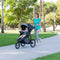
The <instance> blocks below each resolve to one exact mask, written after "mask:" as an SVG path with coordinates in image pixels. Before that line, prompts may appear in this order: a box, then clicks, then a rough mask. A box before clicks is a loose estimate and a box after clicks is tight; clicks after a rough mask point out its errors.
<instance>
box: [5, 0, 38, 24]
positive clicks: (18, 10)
mask: <svg viewBox="0 0 60 60" xmlns="http://www.w3.org/2000/svg"><path fill="white" fill-rule="evenodd" d="M36 1H37V0H34V1H33V0H6V1H5V4H4V7H9V9H6V12H5V17H6V14H7V17H6V18H7V19H4V20H7V22H9V21H10V22H11V21H12V20H16V21H17V22H19V24H21V23H22V22H26V21H27V19H28V15H29V13H30V12H32V11H33V8H31V7H30V6H32V5H34V3H35V2H36ZM7 12H8V13H7ZM10 13H12V15H11V14H10Z"/></svg>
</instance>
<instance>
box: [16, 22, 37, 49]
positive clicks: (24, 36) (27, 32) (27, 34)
mask: <svg viewBox="0 0 60 60" xmlns="http://www.w3.org/2000/svg"><path fill="white" fill-rule="evenodd" d="M33 29H34V27H33V26H32V25H31V24H29V23H27V24H25V23H23V24H21V30H22V31H20V35H19V37H18V39H17V43H16V44H15V48H16V49H19V47H20V45H21V46H22V47H24V46H25V44H30V46H31V47H32V48H33V47H35V45H36V41H35V40H34V39H32V37H31V31H32V30H33Z"/></svg>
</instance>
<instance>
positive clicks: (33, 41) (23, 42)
mask: <svg viewBox="0 0 60 60" xmlns="http://www.w3.org/2000/svg"><path fill="white" fill-rule="evenodd" d="M22 25H24V24H22ZM31 27H33V26H31ZM29 28H30V27H29ZM32 30H33V29H31V31H32ZM27 39H28V41H29V42H28V43H26V42H25V41H24V40H22V41H17V43H16V44H15V48H16V49H19V48H20V46H22V47H24V46H25V45H26V44H30V46H31V47H32V48H34V47H35V45H36V41H35V39H32V37H31V33H30V34H29V36H28V37H27Z"/></svg>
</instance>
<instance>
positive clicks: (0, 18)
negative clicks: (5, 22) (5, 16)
mask: <svg viewBox="0 0 60 60" xmlns="http://www.w3.org/2000/svg"><path fill="white" fill-rule="evenodd" d="M0 12H1V10H0ZM0 24H1V13H0Z"/></svg>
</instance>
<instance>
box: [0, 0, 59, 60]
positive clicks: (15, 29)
mask: <svg viewBox="0 0 60 60" xmlns="http://www.w3.org/2000/svg"><path fill="white" fill-rule="evenodd" d="M36 15H37V16H39V19H40V20H39V24H40V25H38V26H40V30H39V34H38V37H39V38H40V41H38V43H37V41H36V40H37V39H36V36H35V31H36V30H34V29H35V28H36V26H35V25H33V24H34V21H33V19H35V17H36ZM37 19H38V18H37ZM28 23H29V24H31V26H34V29H32V30H31V29H30V30H31V32H30V35H31V38H32V39H34V41H35V42H36V44H35V46H34V47H33V48H32V47H30V44H33V43H30V44H28V43H27V44H25V46H20V48H19V49H16V47H15V44H16V43H17V38H18V36H20V34H21V33H19V31H21V30H22V29H21V25H22V24H28ZM27 27H28V26H27ZM27 27H26V28H27ZM29 28H30V27H29ZM23 30H24V27H23ZM28 30H29V29H28ZM22 37H23V36H22ZM31 41H32V40H31ZM17 59H18V60H60V0H54V1H53V0H49V1H48V0H0V60H17Z"/></svg>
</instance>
